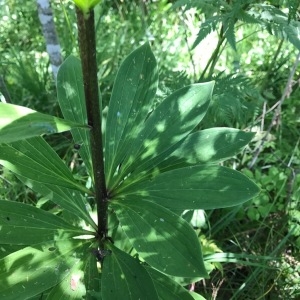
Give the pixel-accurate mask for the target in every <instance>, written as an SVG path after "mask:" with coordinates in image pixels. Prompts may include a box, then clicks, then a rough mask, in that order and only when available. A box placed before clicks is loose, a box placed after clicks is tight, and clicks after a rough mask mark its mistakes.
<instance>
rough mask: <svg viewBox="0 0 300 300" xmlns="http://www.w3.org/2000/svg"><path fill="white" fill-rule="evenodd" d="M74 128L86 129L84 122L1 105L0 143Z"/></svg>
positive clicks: (19, 107) (20, 107)
mask: <svg viewBox="0 0 300 300" xmlns="http://www.w3.org/2000/svg"><path fill="white" fill-rule="evenodd" d="M74 127H81V128H85V130H83V129H81V130H82V131H87V129H88V128H89V127H88V126H86V125H84V123H82V122H78V123H77V122H72V121H69V120H64V119H60V118H57V117H53V116H50V115H46V114H42V113H38V112H36V111H34V110H32V109H29V108H27V107H23V106H18V105H13V104H8V103H0V143H12V142H15V141H19V140H25V139H29V138H32V137H35V136H40V135H42V134H52V133H57V132H63V131H68V130H70V129H71V128H74Z"/></svg>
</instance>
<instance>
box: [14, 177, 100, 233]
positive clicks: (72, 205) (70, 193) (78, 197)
mask: <svg viewBox="0 0 300 300" xmlns="http://www.w3.org/2000/svg"><path fill="white" fill-rule="evenodd" d="M18 178H19V179H20V180H21V181H22V182H23V183H24V184H25V185H27V186H28V187H29V188H31V189H32V190H33V191H35V192H37V193H40V194H41V195H43V196H44V197H46V198H47V199H49V200H51V201H52V202H54V203H56V204H57V205H59V207H61V208H63V209H65V210H67V211H68V212H70V213H72V214H73V215H74V216H76V217H77V218H78V219H80V220H82V221H85V222H86V223H87V224H89V225H91V227H92V228H93V229H94V230H97V225H96V224H95V222H94V220H93V219H92V217H91V216H90V213H89V209H88V208H89V204H88V203H87V201H86V199H85V198H84V197H83V196H82V194H81V193H80V192H78V191H75V190H71V189H67V188H64V187H62V186H58V185H51V184H46V183H40V182H36V181H33V180H29V179H27V178H25V177H23V176H18Z"/></svg>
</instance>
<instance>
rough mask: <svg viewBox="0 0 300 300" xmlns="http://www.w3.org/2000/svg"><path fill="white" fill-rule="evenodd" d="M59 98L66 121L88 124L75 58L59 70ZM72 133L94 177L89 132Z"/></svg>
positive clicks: (79, 71)
mask: <svg viewBox="0 0 300 300" xmlns="http://www.w3.org/2000/svg"><path fill="white" fill-rule="evenodd" d="M57 98H58V102H59V106H60V108H61V111H62V114H63V116H64V117H65V118H66V119H68V120H71V121H73V122H76V123H81V124H87V115H86V106H85V100H84V90H83V78H82V70H81V63H80V60H79V59H78V58H76V57H74V56H69V57H68V58H67V59H66V60H65V61H64V62H63V64H62V65H61V67H60V68H59V71H58V74H57ZM71 132H72V136H73V138H74V141H75V143H78V144H79V145H80V149H79V154H80V156H81V158H82V160H83V162H84V164H85V166H86V167H87V170H88V172H89V174H90V175H92V174H93V172H92V162H91V154H90V139H89V131H88V130H82V129H80V128H73V129H72V130H71Z"/></svg>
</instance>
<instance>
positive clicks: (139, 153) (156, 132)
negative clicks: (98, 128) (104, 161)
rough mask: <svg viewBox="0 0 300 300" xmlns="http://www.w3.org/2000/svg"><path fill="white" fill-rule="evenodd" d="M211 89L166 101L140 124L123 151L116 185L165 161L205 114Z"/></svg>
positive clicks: (199, 87)
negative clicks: (123, 179) (127, 176)
mask: <svg viewBox="0 0 300 300" xmlns="http://www.w3.org/2000/svg"><path fill="white" fill-rule="evenodd" d="M213 86H214V82H207V83H201V84H194V85H191V86H187V87H184V88H182V89H180V90H178V91H176V92H175V93H173V94H172V95H170V96H169V97H167V98H166V99H165V100H164V101H163V102H162V103H161V104H160V105H159V106H158V107H157V108H156V109H155V110H154V112H153V113H152V114H151V115H150V116H149V118H148V119H147V120H146V122H145V123H143V125H142V126H143V129H142V130H141V132H140V134H139V135H138V136H136V137H135V138H134V141H133V143H132V145H131V146H130V147H129V148H128V149H127V153H126V155H127V156H125V157H124V158H123V161H122V164H121V166H120V170H119V174H118V176H117V177H116V183H119V180H120V179H121V178H122V177H125V176H126V175H127V174H131V175H130V180H140V179H141V174H143V173H146V174H147V172H148V171H149V170H151V169H153V168H154V167H155V166H157V164H159V163H160V162H161V161H163V160H164V159H165V158H166V157H168V156H169V155H170V154H171V153H172V152H173V151H174V150H175V149H176V148H177V143H179V142H180V141H181V140H182V139H184V138H185V137H186V136H187V135H188V134H189V133H190V132H191V131H192V130H193V129H194V128H195V127H196V125H197V124H199V122H200V121H201V120H202V118H203V117H204V115H205V114H206V111H207V109H208V106H209V103H210V100H211V93H212V89H213ZM120 163H121V161H120ZM127 183H128V181H125V182H124V185H126V184H127Z"/></svg>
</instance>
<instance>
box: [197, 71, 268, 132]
mask: <svg viewBox="0 0 300 300" xmlns="http://www.w3.org/2000/svg"><path fill="white" fill-rule="evenodd" d="M211 79H214V80H215V81H216V84H215V89H214V94H213V99H212V103H211V106H210V108H209V110H208V113H207V116H206V117H205V119H204V120H203V123H204V126H205V127H211V126H236V125H237V124H238V125H239V126H241V127H243V126H246V124H247V122H248V121H249V120H250V119H252V118H253V115H254V114H255V112H256V111H257V108H258V107H259V105H260V104H261V103H262V102H263V101H264V99H263V97H262V96H261V95H260V92H259V90H258V89H257V88H256V87H255V86H254V84H253V83H252V81H251V80H250V79H249V78H247V77H245V76H242V75H236V74H230V75H226V76H224V73H223V72H221V73H219V74H218V75H217V76H214V77H213V78H211Z"/></svg>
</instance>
